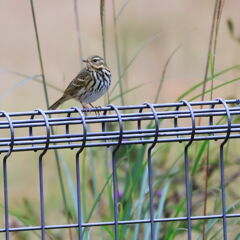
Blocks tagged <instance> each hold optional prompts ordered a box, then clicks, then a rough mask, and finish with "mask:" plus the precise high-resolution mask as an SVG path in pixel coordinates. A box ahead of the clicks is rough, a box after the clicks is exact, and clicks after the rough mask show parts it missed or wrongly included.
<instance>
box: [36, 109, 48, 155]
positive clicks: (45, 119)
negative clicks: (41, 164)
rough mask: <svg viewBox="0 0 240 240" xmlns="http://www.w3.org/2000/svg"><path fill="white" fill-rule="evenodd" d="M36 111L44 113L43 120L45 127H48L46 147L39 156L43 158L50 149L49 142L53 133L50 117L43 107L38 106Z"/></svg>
mask: <svg viewBox="0 0 240 240" xmlns="http://www.w3.org/2000/svg"><path fill="white" fill-rule="evenodd" d="M34 111H36V112H37V113H39V114H41V115H42V117H43V120H44V122H45V127H46V144H45V147H44V149H43V151H42V153H41V154H40V156H39V158H42V157H43V156H44V155H45V154H46V152H47V150H48V147H49V144H50V133H51V130H50V125H49V122H48V117H47V115H46V114H45V112H44V111H43V110H42V109H40V108H37V109H35V110H34Z"/></svg>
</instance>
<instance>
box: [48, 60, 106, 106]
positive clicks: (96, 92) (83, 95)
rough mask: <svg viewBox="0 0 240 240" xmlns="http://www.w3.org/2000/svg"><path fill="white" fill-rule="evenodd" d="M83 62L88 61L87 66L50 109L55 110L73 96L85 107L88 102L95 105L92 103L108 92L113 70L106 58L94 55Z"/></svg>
mask: <svg viewBox="0 0 240 240" xmlns="http://www.w3.org/2000/svg"><path fill="white" fill-rule="evenodd" d="M83 62H85V63H86V67H84V68H83V69H82V70H81V71H80V72H79V74H78V75H77V76H76V77H75V78H74V79H73V80H72V81H71V82H70V84H69V85H68V87H67V88H66V90H65V91H64V93H63V96H62V97H61V98H60V99H59V100H57V101H56V102H55V103H54V104H53V105H52V106H50V107H49V109H51V110H54V109H56V108H58V107H59V106H60V105H61V104H62V103H64V102H65V101H67V100H69V99H71V98H74V99H76V100H77V101H79V102H80V103H81V104H82V106H83V108H87V104H89V105H90V106H91V107H93V105H92V104H91V103H92V102H94V101H96V100H97V99H98V98H100V97H101V96H103V95H104V94H105V93H106V92H107V90H108V88H109V86H110V84H111V72H110V70H109V68H108V67H107V65H106V63H105V61H104V59H103V58H101V57H99V56H92V57H89V58H88V59H86V60H83Z"/></svg>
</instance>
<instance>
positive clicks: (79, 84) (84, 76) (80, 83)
mask: <svg viewBox="0 0 240 240" xmlns="http://www.w3.org/2000/svg"><path fill="white" fill-rule="evenodd" d="M89 80H91V74H90V72H89V70H88V69H87V68H83V69H82V71H80V73H79V74H78V75H77V76H76V77H75V78H74V79H73V80H72V81H71V82H70V83H69V85H68V87H67V88H66V90H65V91H64V95H68V96H71V97H74V96H75V95H76V94H77V93H78V92H79V90H80V89H81V88H83V87H85V86H86V85H87V84H88V82H89Z"/></svg>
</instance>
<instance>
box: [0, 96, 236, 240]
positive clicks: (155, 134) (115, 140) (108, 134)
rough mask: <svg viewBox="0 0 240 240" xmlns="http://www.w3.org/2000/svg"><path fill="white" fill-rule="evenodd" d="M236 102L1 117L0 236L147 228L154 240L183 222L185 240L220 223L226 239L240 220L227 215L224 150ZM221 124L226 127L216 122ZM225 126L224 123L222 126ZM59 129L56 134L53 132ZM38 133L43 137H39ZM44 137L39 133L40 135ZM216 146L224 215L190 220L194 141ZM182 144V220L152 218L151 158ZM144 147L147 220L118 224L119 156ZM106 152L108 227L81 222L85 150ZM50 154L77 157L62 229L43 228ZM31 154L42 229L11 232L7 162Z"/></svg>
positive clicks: (231, 132) (233, 129)
mask: <svg viewBox="0 0 240 240" xmlns="http://www.w3.org/2000/svg"><path fill="white" fill-rule="evenodd" d="M239 115H240V107H239V100H235V99H233V100H223V99H220V98H219V99H216V100H214V101H203V102H188V101H180V102H178V103H165V104H150V103H144V104H142V105H134V106H114V105H109V106H107V107H102V108H93V109H88V110H87V112H86V110H84V109H80V108H77V107H73V108H71V109H67V110H54V111H52V110H51V111H50V110H48V111H43V110H41V109H36V110H34V111H31V112H14V113H7V112H4V111H0V131H5V134H6V131H7V132H8V133H9V134H8V135H9V136H7V137H0V153H1V154H2V156H3V186H4V191H3V193H4V214H5V227H4V228H0V233H4V234H5V239H7V240H8V239H10V237H9V233H10V232H19V231H34V230H40V231H41V239H45V237H46V233H45V231H46V230H48V229H64V228H77V229H78V239H83V236H82V232H83V228H87V227H88V228H90V227H94V226H110V225H112V226H114V239H116V240H117V239H119V226H120V225H125V224H128V225H131V224H146V223H148V224H150V225H151V228H150V229H151V234H150V236H151V240H155V239H157V236H155V234H156V233H155V224H156V223H158V222H173V221H179V222H180V221H186V222H187V233H188V239H193V237H192V227H191V223H192V221H196V220H206V219H222V236H223V239H224V240H226V239H228V236H227V218H239V217H240V213H239V214H228V213H227V211H226V196H225V173H224V146H225V144H226V143H227V141H228V140H229V139H234V138H240V123H235V122H234V123H233V119H234V118H237V117H239ZM219 119H225V121H219ZM222 122H224V123H222ZM53 128H57V130H58V131H52V129H53ZM39 129H41V131H39ZM43 131H44V132H45V133H42V132H43ZM202 140H219V142H220V147H219V160H220V178H221V205H222V212H221V214H217V215H206V216H192V214H191V192H190V181H189V147H190V146H191V144H192V143H193V142H195V141H202ZM169 142H179V143H184V142H185V147H184V161H185V190H186V208H187V215H186V216H185V217H168V218H155V217H154V216H155V214H154V202H153V184H154V183H153V176H152V152H153V150H154V148H155V146H156V145H157V144H158V143H169ZM133 144H145V145H146V146H147V147H148V154H147V158H148V160H147V168H148V188H149V201H150V204H149V216H150V217H149V219H134V220H130V219H129V220H124V221H122V220H119V208H118V203H119V199H118V198H119V196H118V182H117V166H116V161H117V155H116V154H117V152H118V150H119V148H120V147H121V146H123V145H133ZM89 147H107V148H108V149H109V151H111V154H112V180H113V201H114V204H113V206H114V219H113V221H111V222H88V223H85V222H83V220H82V219H83V217H82V211H81V181H80V171H79V168H80V156H81V153H82V151H83V150H84V149H85V148H89ZM51 149H77V152H76V183H77V186H76V188H77V189H76V192H77V210H78V211H77V222H76V223H72V224H62V225H46V224H45V206H44V187H45V186H44V183H43V158H44V155H45V154H46V153H47V151H50V150H51ZM23 151H35V152H37V153H36V154H39V192H40V212H41V216H40V219H41V225H40V226H26V227H10V226H9V199H8V178H7V173H8V169H7V162H8V161H7V160H8V158H9V156H10V155H11V154H12V153H13V152H23Z"/></svg>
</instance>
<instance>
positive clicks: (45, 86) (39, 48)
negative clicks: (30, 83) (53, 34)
mask: <svg viewBox="0 0 240 240" xmlns="http://www.w3.org/2000/svg"><path fill="white" fill-rule="evenodd" d="M30 4H31V10H32V19H33V25H34V32H35V38H36V43H37V50H38V59H39V64H40V68H41V73H42V80H43V90H44V95H45V101H46V105H47V108H49V98H48V91H47V85H46V79H45V73H44V67H43V60H42V53H41V47H40V40H39V36H38V28H37V21H36V16H35V11H34V6H33V0H30Z"/></svg>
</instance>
